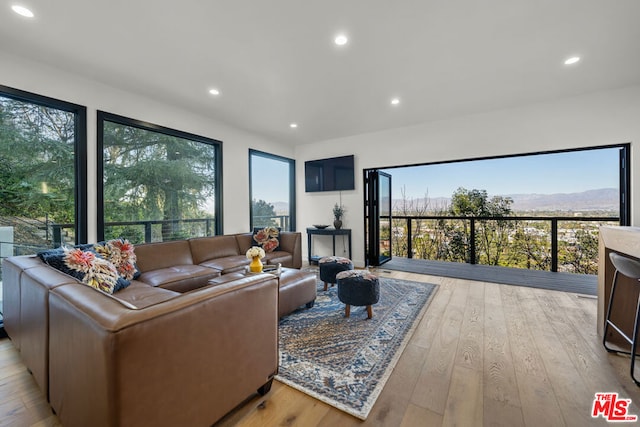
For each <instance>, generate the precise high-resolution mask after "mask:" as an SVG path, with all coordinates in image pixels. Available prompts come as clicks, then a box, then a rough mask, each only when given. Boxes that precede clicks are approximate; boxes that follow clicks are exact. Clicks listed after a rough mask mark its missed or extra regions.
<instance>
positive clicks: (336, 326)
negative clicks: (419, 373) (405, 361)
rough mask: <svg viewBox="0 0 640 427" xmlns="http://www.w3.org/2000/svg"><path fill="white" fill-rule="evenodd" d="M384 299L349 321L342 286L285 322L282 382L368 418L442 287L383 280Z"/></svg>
mask: <svg viewBox="0 0 640 427" xmlns="http://www.w3.org/2000/svg"><path fill="white" fill-rule="evenodd" d="M379 280H380V301H379V302H378V304H375V305H374V306H373V318H372V319H367V311H366V307H351V317H349V318H345V317H344V307H345V306H344V304H342V303H341V302H340V301H339V300H338V291H337V286H334V287H330V288H329V290H328V291H326V292H325V291H323V284H322V282H320V281H318V297H317V299H316V303H315V306H314V307H313V308H311V309H304V308H303V309H300V310H297V311H295V312H294V313H292V314H290V315H289V316H286V317H283V318H282V319H281V320H280V330H279V332H280V370H279V374H278V376H276V379H277V380H278V381H281V382H283V383H285V384H287V385H289V386H291V387H293V388H295V389H298V390H300V391H302V392H304V393H307V394H309V395H310V396H313V397H314V398H316V399H319V400H321V401H323V402H325V403H328V404H329V405H331V406H334V407H336V408H338V409H340V410H342V411H345V412H347V413H349V414H351V415H353V416H355V417H357V418H360V419H362V420H364V419H366V418H367V415H368V414H369V411H371V408H372V407H373V404H374V403H375V401H376V399H377V398H378V395H379V394H380V392H381V391H382V388H383V387H384V384H385V383H386V381H387V379H388V378H389V375H390V374H391V372H392V371H393V367H394V366H395V364H396V362H397V360H398V358H399V357H400V355H401V354H402V351H403V350H404V347H405V346H406V344H407V342H408V341H409V338H411V335H412V334H413V331H414V329H415V327H416V326H417V324H418V322H419V321H420V319H421V318H422V316H423V314H424V312H425V311H426V308H427V305H428V302H429V301H430V300H431V297H432V296H433V295H434V294H435V290H436V288H437V286H436V285H432V284H428V283H419V282H410V281H407V280H398V279H389V278H380V279H379Z"/></svg>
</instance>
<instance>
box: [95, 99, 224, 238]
mask: <svg viewBox="0 0 640 427" xmlns="http://www.w3.org/2000/svg"><path fill="white" fill-rule="evenodd" d="M98 156H99V159H98V167H99V170H98V177H99V178H98V211H99V212H98V234H99V236H98V237H99V239H102V238H105V239H109V238H114V237H125V238H127V239H129V240H130V241H131V242H133V243H142V242H157V241H167V240H177V239H184V238H189V237H198V236H209V235H214V234H221V233H222V224H221V214H220V213H221V188H222V187H221V185H220V184H221V182H220V177H221V176H222V172H221V164H222V159H221V142H220V141H216V140H213V139H209V138H205V137H201V136H197V135H193V134H189V133H186V132H181V131H177V130H174V129H169V128H165V127H162V126H158V125H153V124H150V123H145V122H141V121H137V120H133V119H129V118H126V117H121V116H116V115H114V114H109V113H105V112H102V111H99V112H98ZM100 234H102V235H100Z"/></svg>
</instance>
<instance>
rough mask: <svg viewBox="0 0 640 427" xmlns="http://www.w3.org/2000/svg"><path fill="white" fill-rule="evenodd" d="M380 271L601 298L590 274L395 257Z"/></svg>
mask: <svg viewBox="0 0 640 427" xmlns="http://www.w3.org/2000/svg"><path fill="white" fill-rule="evenodd" d="M378 269H380V270H397V271H406V272H410V273H419V274H428V275H431V276H444V277H453V278H456V279H467V280H476V281H480V282H491V283H500V284H507V285H516V286H528V287H531V288H539V289H549V290H554V291H564V292H574V293H578V294H583V295H597V288H598V276H595V275H590V274H573V273H560V272H558V273H554V272H551V271H540V270H526V269H522V268H509V267H495V266H491V265H478V264H475V265H473V264H464V263H458V262H446V261H429V260H423V259H415V258H411V259H409V258H400V257H393V258H392V259H391V261H389V262H387V263H385V264H383V265H382V266H380V267H378Z"/></svg>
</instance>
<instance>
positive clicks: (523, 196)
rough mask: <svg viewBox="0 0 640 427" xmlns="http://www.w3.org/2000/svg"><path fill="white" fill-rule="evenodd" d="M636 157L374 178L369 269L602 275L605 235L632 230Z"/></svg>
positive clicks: (603, 153) (439, 168) (380, 171)
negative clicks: (404, 264)
mask: <svg viewBox="0 0 640 427" xmlns="http://www.w3.org/2000/svg"><path fill="white" fill-rule="evenodd" d="M629 150H630V145H629V144H620V145H612V146H601V147H592V148H585V149H580V150H563V151H553V152H543V153H534V154H527V155H518V156H504V157H492V158H479V159H470V160H459V161H451V162H437V163H425V164H420V165H410V166H407V165H405V166H394V167H385V168H377V169H369V170H365V171H364V180H365V201H366V203H365V205H366V206H365V236H366V237H365V240H366V241H365V247H366V250H367V254H366V260H367V262H368V265H381V264H382V263H384V262H386V261H388V260H390V259H391V258H393V257H402V258H414V259H415V258H420V259H431V260H439V261H449V262H459V263H468V264H485V265H493V266H505V267H516V268H526V269H531V270H546V271H563V272H572V273H581V274H595V273H596V272H597V239H598V236H597V230H598V227H599V226H600V225H610V224H620V225H628V224H629V222H630V203H629V195H630V191H629V187H630V171H629V164H630V162H629ZM380 176H383V177H384V178H383V179H384V182H383V183H381V182H380ZM392 177H393V185H392V186H391V182H392V180H391V178H392ZM386 182H388V183H389V185H390V188H389V191H388V192H387V191H386V190H385V195H386V196H387V197H388V198H389V200H390V201H389V203H387V202H386V201H385V202H384V203H383V205H382V206H381V201H383V198H382V196H381V195H380V191H381V190H382V189H384V185H385V184H384V183H386ZM392 194H393V196H392ZM388 205H390V207H388V208H387V206H388ZM387 210H388V212H387Z"/></svg>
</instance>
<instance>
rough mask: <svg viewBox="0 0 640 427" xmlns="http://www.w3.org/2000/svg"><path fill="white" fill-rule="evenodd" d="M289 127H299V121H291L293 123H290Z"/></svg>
mask: <svg viewBox="0 0 640 427" xmlns="http://www.w3.org/2000/svg"><path fill="white" fill-rule="evenodd" d="M289 127H290V128H291V129H295V128H297V127H298V124H297V123H291V124H290V125H289Z"/></svg>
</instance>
